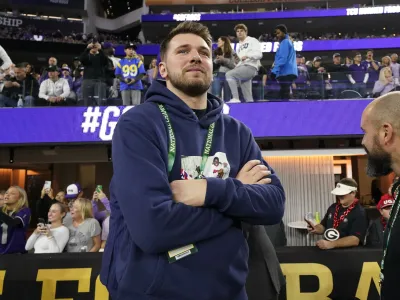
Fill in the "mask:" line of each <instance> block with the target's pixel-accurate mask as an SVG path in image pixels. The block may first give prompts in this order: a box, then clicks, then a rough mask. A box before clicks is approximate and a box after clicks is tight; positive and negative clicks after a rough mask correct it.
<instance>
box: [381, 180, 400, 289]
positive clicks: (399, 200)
mask: <svg viewBox="0 0 400 300" xmlns="http://www.w3.org/2000/svg"><path fill="white" fill-rule="evenodd" d="M395 193H396V200H395V201H394V204H393V206H392V209H391V210H390V216H389V221H388V223H387V226H386V230H387V231H388V235H387V239H386V244H385V245H384V248H383V256H382V261H381V273H380V275H379V277H380V280H381V283H382V282H383V281H384V279H385V277H384V275H383V271H384V269H385V258H386V253H387V249H388V247H389V241H390V235H391V233H392V228H393V226H394V223H395V222H396V221H397V215H398V214H399V209H400V195H399V187H397V189H396V191H395Z"/></svg>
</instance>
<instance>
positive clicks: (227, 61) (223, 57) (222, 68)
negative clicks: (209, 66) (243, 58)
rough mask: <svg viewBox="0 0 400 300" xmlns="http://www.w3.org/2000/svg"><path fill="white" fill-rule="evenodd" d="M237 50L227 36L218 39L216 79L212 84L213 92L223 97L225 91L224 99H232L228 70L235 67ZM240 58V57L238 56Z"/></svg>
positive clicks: (215, 58) (215, 59) (215, 55)
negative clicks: (226, 75) (234, 49)
mask: <svg viewBox="0 0 400 300" xmlns="http://www.w3.org/2000/svg"><path fill="white" fill-rule="evenodd" d="M235 56H236V54H235V52H234V51H233V49H232V46H231V42H230V40H229V39H228V37H226V36H221V37H220V38H219V39H218V47H217V48H216V49H215V51H214V56H213V57H214V79H213V82H212V84H211V93H212V94H213V95H214V96H217V97H219V98H221V99H222V90H223V91H224V97H223V99H224V101H225V102H228V101H229V100H231V99H232V94H231V90H230V88H229V84H228V82H227V80H226V77H225V74H226V72H228V71H230V70H232V69H234V68H235V65H236V64H235ZM237 59H238V58H237Z"/></svg>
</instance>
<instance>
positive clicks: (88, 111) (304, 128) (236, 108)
mask: <svg viewBox="0 0 400 300" xmlns="http://www.w3.org/2000/svg"><path fill="white" fill-rule="evenodd" d="M370 101H371V100H340V101H338V100H324V101H298V102H258V103H242V104H229V105H228V104H225V107H224V112H225V113H226V114H229V115H231V116H232V117H234V118H236V119H238V120H240V121H242V122H243V123H244V124H246V125H247V126H248V127H249V128H250V129H251V131H252V133H253V135H254V136H255V137H256V138H276V137H324V136H359V135H362V132H361V129H360V120H361V114H362V111H363V110H364V108H365V107H366V106H367V105H368V103H370ZM130 109H135V108H134V107H132V106H128V107H123V106H122V107H118V106H108V107H99V106H97V107H62V108H61V107H60V108H52V107H38V108H14V109H6V108H4V109H0V120H1V122H2V123H3V124H13V126H0V144H2V145H5V144H38V143H90V142H108V141H111V139H112V136H113V133H114V129H115V126H116V124H117V121H118V119H119V117H120V116H121V115H122V114H123V113H125V112H127V111H128V110H130ZM160 118H162V115H161V114H160Z"/></svg>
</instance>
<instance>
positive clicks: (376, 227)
mask: <svg viewBox="0 0 400 300" xmlns="http://www.w3.org/2000/svg"><path fill="white" fill-rule="evenodd" d="M392 186H393V185H391V186H390V187H389V191H388V193H387V194H385V195H382V197H381V200H380V201H379V203H378V204H377V205H376V209H377V210H378V211H379V212H380V214H381V217H380V218H377V219H375V220H374V221H372V222H371V225H370V226H369V228H368V236H367V239H366V245H368V246H375V247H378V246H379V247H382V246H383V233H384V231H385V229H386V225H387V222H388V220H389V216H390V211H391V209H392V206H393V204H394V198H393V195H392V191H391V189H392Z"/></svg>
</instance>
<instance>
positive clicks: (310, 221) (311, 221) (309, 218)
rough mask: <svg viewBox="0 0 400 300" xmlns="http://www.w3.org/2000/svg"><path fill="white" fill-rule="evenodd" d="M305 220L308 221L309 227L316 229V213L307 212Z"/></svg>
mask: <svg viewBox="0 0 400 300" xmlns="http://www.w3.org/2000/svg"><path fill="white" fill-rule="evenodd" d="M304 221H306V222H307V224H308V227H311V228H312V229H315V225H314V215H313V214H312V213H306V215H305V216H304Z"/></svg>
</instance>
